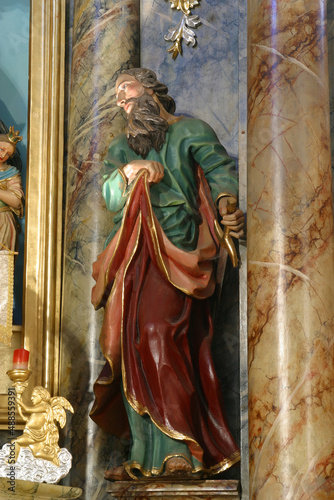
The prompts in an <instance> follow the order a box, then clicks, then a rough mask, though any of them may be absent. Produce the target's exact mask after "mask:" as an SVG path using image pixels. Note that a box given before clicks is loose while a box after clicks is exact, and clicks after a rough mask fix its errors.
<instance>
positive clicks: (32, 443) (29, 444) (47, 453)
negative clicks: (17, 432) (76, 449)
mask: <svg viewBox="0 0 334 500" xmlns="http://www.w3.org/2000/svg"><path fill="white" fill-rule="evenodd" d="M31 401H32V403H33V406H26V405H25V404H24V403H23V401H22V399H21V397H20V395H18V397H17V400H16V402H17V405H18V409H19V413H20V415H21V417H22V418H23V420H25V421H26V422H27V423H26V426H25V429H24V431H23V434H22V435H21V436H19V437H18V438H16V439H14V440H13V441H12V442H13V443H15V455H16V458H17V457H18V455H19V453H20V448H30V450H31V452H32V454H33V455H34V457H36V458H43V459H44V460H49V461H51V462H53V463H54V464H55V465H57V466H58V465H59V459H58V453H59V452H60V448H59V445H58V440H59V431H58V427H57V425H56V424H55V421H57V422H59V424H60V427H61V428H63V427H64V425H65V424H66V412H65V410H69V411H70V412H71V413H73V411H74V410H73V408H72V405H71V404H70V403H69V402H68V401H67V399H65V398H63V397H54V398H51V396H50V394H49V392H48V391H47V390H46V389H45V388H44V387H40V386H37V387H35V388H34V390H33V392H32V395H31ZM22 410H23V411H24V412H26V413H29V414H30V416H29V417H26V416H24V415H23V413H22Z"/></svg>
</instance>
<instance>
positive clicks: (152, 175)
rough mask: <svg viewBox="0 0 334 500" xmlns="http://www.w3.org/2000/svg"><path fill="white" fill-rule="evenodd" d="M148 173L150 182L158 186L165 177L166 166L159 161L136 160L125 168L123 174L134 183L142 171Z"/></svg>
mask: <svg viewBox="0 0 334 500" xmlns="http://www.w3.org/2000/svg"><path fill="white" fill-rule="evenodd" d="M143 169H146V170H147V171H148V180H149V182H153V183H155V184H157V183H158V182H160V181H161V179H162V178H163V176H164V166H163V165H162V164H161V163H160V162H158V161H150V160H134V161H131V162H130V163H128V164H127V165H125V167H123V172H124V175H125V177H126V178H127V179H128V182H129V183H130V182H132V181H133V180H134V179H135V178H136V177H137V174H138V172H139V171H140V170H143Z"/></svg>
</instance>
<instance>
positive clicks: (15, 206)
mask: <svg viewBox="0 0 334 500" xmlns="http://www.w3.org/2000/svg"><path fill="white" fill-rule="evenodd" d="M18 134H19V132H18V131H17V132H15V131H14V127H10V129H9V130H8V128H7V127H6V125H5V124H4V123H3V122H2V121H1V120H0V250H13V251H15V249H16V245H17V237H16V236H17V232H18V230H19V224H18V221H17V217H19V218H21V217H22V215H23V203H22V199H23V189H22V183H21V174H20V168H21V159H20V156H19V153H18V152H17V151H16V145H17V143H18V142H20V141H22V137H20V136H19V135H18Z"/></svg>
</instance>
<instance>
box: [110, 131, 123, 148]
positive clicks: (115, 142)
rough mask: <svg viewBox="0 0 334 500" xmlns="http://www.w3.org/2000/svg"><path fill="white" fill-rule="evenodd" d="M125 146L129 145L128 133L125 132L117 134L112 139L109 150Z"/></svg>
mask: <svg viewBox="0 0 334 500" xmlns="http://www.w3.org/2000/svg"><path fill="white" fill-rule="evenodd" d="M124 147H127V140H126V135H125V134H124V133H123V134H119V135H117V136H116V137H114V138H113V139H112V141H111V142H110V144H109V148H108V149H109V150H114V149H124Z"/></svg>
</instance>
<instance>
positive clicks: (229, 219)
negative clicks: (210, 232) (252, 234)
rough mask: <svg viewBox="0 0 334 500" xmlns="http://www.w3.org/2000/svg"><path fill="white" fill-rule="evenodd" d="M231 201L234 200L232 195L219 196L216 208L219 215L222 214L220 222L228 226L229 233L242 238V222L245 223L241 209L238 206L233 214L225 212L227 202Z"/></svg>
mask: <svg viewBox="0 0 334 500" xmlns="http://www.w3.org/2000/svg"><path fill="white" fill-rule="evenodd" d="M228 201H229V202H230V203H233V202H235V199H234V198H233V197H228V196H226V197H224V198H220V200H219V204H218V210H219V213H220V215H221V216H222V220H221V224H223V225H224V226H226V227H229V228H230V235H231V236H233V237H234V238H237V239H239V238H242V236H243V235H244V230H243V227H244V223H245V216H244V213H243V211H242V210H240V208H237V209H236V210H235V212H233V214H228V213H227V202H228Z"/></svg>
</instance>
